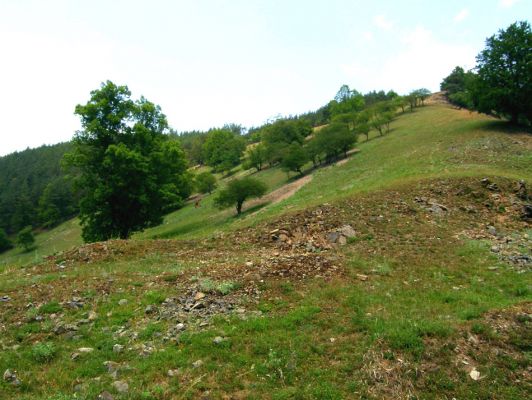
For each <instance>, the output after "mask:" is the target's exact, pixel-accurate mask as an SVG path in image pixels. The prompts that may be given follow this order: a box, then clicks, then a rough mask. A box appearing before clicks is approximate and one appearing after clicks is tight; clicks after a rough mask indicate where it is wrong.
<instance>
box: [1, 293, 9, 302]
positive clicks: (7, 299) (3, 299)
mask: <svg viewBox="0 0 532 400" xmlns="http://www.w3.org/2000/svg"><path fill="white" fill-rule="evenodd" d="M9 300H11V297H9V296H7V295H6V296H2V297H0V303H6V302H8V301H9Z"/></svg>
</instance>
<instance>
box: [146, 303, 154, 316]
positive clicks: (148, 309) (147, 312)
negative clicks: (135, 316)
mask: <svg viewBox="0 0 532 400" xmlns="http://www.w3.org/2000/svg"><path fill="white" fill-rule="evenodd" d="M155 311H156V308H155V306H152V305H151V304H150V305H149V306H147V307H146V308H145V309H144V312H145V313H146V314H153V313H154V312H155Z"/></svg>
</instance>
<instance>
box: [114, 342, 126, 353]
mask: <svg viewBox="0 0 532 400" xmlns="http://www.w3.org/2000/svg"><path fill="white" fill-rule="evenodd" d="M123 350H124V346H122V345H121V344H118V343H117V344H115V345H114V346H113V353H122V351H123Z"/></svg>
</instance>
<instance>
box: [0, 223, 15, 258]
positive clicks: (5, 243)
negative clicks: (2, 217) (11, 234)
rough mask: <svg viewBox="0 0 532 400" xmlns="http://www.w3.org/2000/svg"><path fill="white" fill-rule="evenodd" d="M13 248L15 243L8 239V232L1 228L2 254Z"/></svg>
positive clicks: (0, 246)
mask: <svg viewBox="0 0 532 400" xmlns="http://www.w3.org/2000/svg"><path fill="white" fill-rule="evenodd" d="M11 248H13V243H11V240H9V238H8V237H7V234H6V231H4V230H3V229H2V228H0V253H2V252H4V251H6V250H9V249H11Z"/></svg>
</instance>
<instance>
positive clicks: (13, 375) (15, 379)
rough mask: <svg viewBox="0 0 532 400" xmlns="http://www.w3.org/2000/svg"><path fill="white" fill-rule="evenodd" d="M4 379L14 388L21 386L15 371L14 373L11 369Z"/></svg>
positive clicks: (7, 371) (5, 373) (6, 372)
mask: <svg viewBox="0 0 532 400" xmlns="http://www.w3.org/2000/svg"><path fill="white" fill-rule="evenodd" d="M3 379H4V381H5V382H9V383H10V384H12V385H14V386H19V385H20V384H21V382H20V380H19V379H18V377H17V374H16V373H15V371H12V370H10V369H6V370H5V372H4V376H3Z"/></svg>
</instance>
